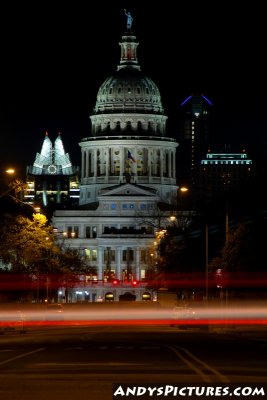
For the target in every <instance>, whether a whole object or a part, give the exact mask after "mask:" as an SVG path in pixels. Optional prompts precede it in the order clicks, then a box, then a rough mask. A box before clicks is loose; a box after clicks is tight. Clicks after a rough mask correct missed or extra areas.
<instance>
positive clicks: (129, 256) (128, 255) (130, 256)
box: [122, 249, 134, 262]
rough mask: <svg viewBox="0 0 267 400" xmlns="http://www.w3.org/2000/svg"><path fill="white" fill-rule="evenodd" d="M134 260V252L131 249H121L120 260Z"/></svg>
mask: <svg viewBox="0 0 267 400" xmlns="http://www.w3.org/2000/svg"><path fill="white" fill-rule="evenodd" d="M133 260H134V252H133V250H132V249H127V250H123V251H122V261H125V262H129V261H133Z"/></svg>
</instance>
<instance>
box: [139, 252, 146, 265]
mask: <svg viewBox="0 0 267 400" xmlns="http://www.w3.org/2000/svg"><path fill="white" fill-rule="evenodd" d="M140 261H141V262H142V263H146V262H147V250H141V252H140Z"/></svg>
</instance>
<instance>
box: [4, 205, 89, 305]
mask: <svg viewBox="0 0 267 400" xmlns="http://www.w3.org/2000/svg"><path fill="white" fill-rule="evenodd" d="M0 234H1V239H2V240H1V242H0V259H1V260H2V264H3V265H4V266H3V268H2V269H1V271H2V274H3V273H5V279H6V280H7V282H8V283H7V285H6V287H7V288H8V289H9V290H12V289H13V292H14V296H13V297H16V298H20V297H25V296H26V292H32V293H35V295H34V297H36V298H37V300H39V299H41V298H48V297H54V298H55V297H56V296H57V293H56V292H57V290H58V288H59V287H62V283H63V281H65V280H66V279H65V278H66V276H68V282H71V286H73V285H74V283H75V282H78V281H79V279H80V278H79V277H80V274H84V273H85V272H86V271H87V270H88V265H87V264H86V263H85V261H84V260H83V258H82V257H81V256H80V254H79V251H77V250H73V249H65V248H64V247H63V246H59V244H58V243H57V240H56V237H55V234H54V232H53V228H52V227H51V226H50V225H49V224H48V221H47V218H46V217H45V216H44V215H43V214H40V213H36V214H33V215H32V218H31V219H29V218H27V217H25V216H22V215H19V216H15V217H13V218H12V217H11V216H10V215H9V216H8V217H7V218H5V219H3V224H2V225H1V227H0ZM11 275H12V277H10V276H11ZM2 280H4V276H3V275H2ZM14 289H15V290H14Z"/></svg>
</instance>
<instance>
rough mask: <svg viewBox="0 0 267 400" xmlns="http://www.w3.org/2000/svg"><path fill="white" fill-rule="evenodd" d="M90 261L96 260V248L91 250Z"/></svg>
mask: <svg viewBox="0 0 267 400" xmlns="http://www.w3.org/2000/svg"><path fill="white" fill-rule="evenodd" d="M92 261H97V250H92Z"/></svg>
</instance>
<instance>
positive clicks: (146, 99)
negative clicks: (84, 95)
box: [95, 68, 163, 114]
mask: <svg viewBox="0 0 267 400" xmlns="http://www.w3.org/2000/svg"><path fill="white" fill-rule="evenodd" d="M127 111H130V112H133V111H135V112H146V113H157V114H158V113H160V114H161V113H163V107H162V103H161V97H160V92H159V89H158V88H157V86H156V85H155V83H154V82H153V81H152V79H150V78H148V77H147V76H144V75H143V74H142V73H141V72H140V71H138V70H136V69H134V68H124V69H121V70H119V71H118V72H117V74H116V75H114V76H111V77H109V78H107V79H106V80H105V82H104V83H103V84H102V85H101V87H100V89H99V91H98V94H97V102H96V106H95V113H103V112H105V113H114V112H120V113H121V112H127Z"/></svg>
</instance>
